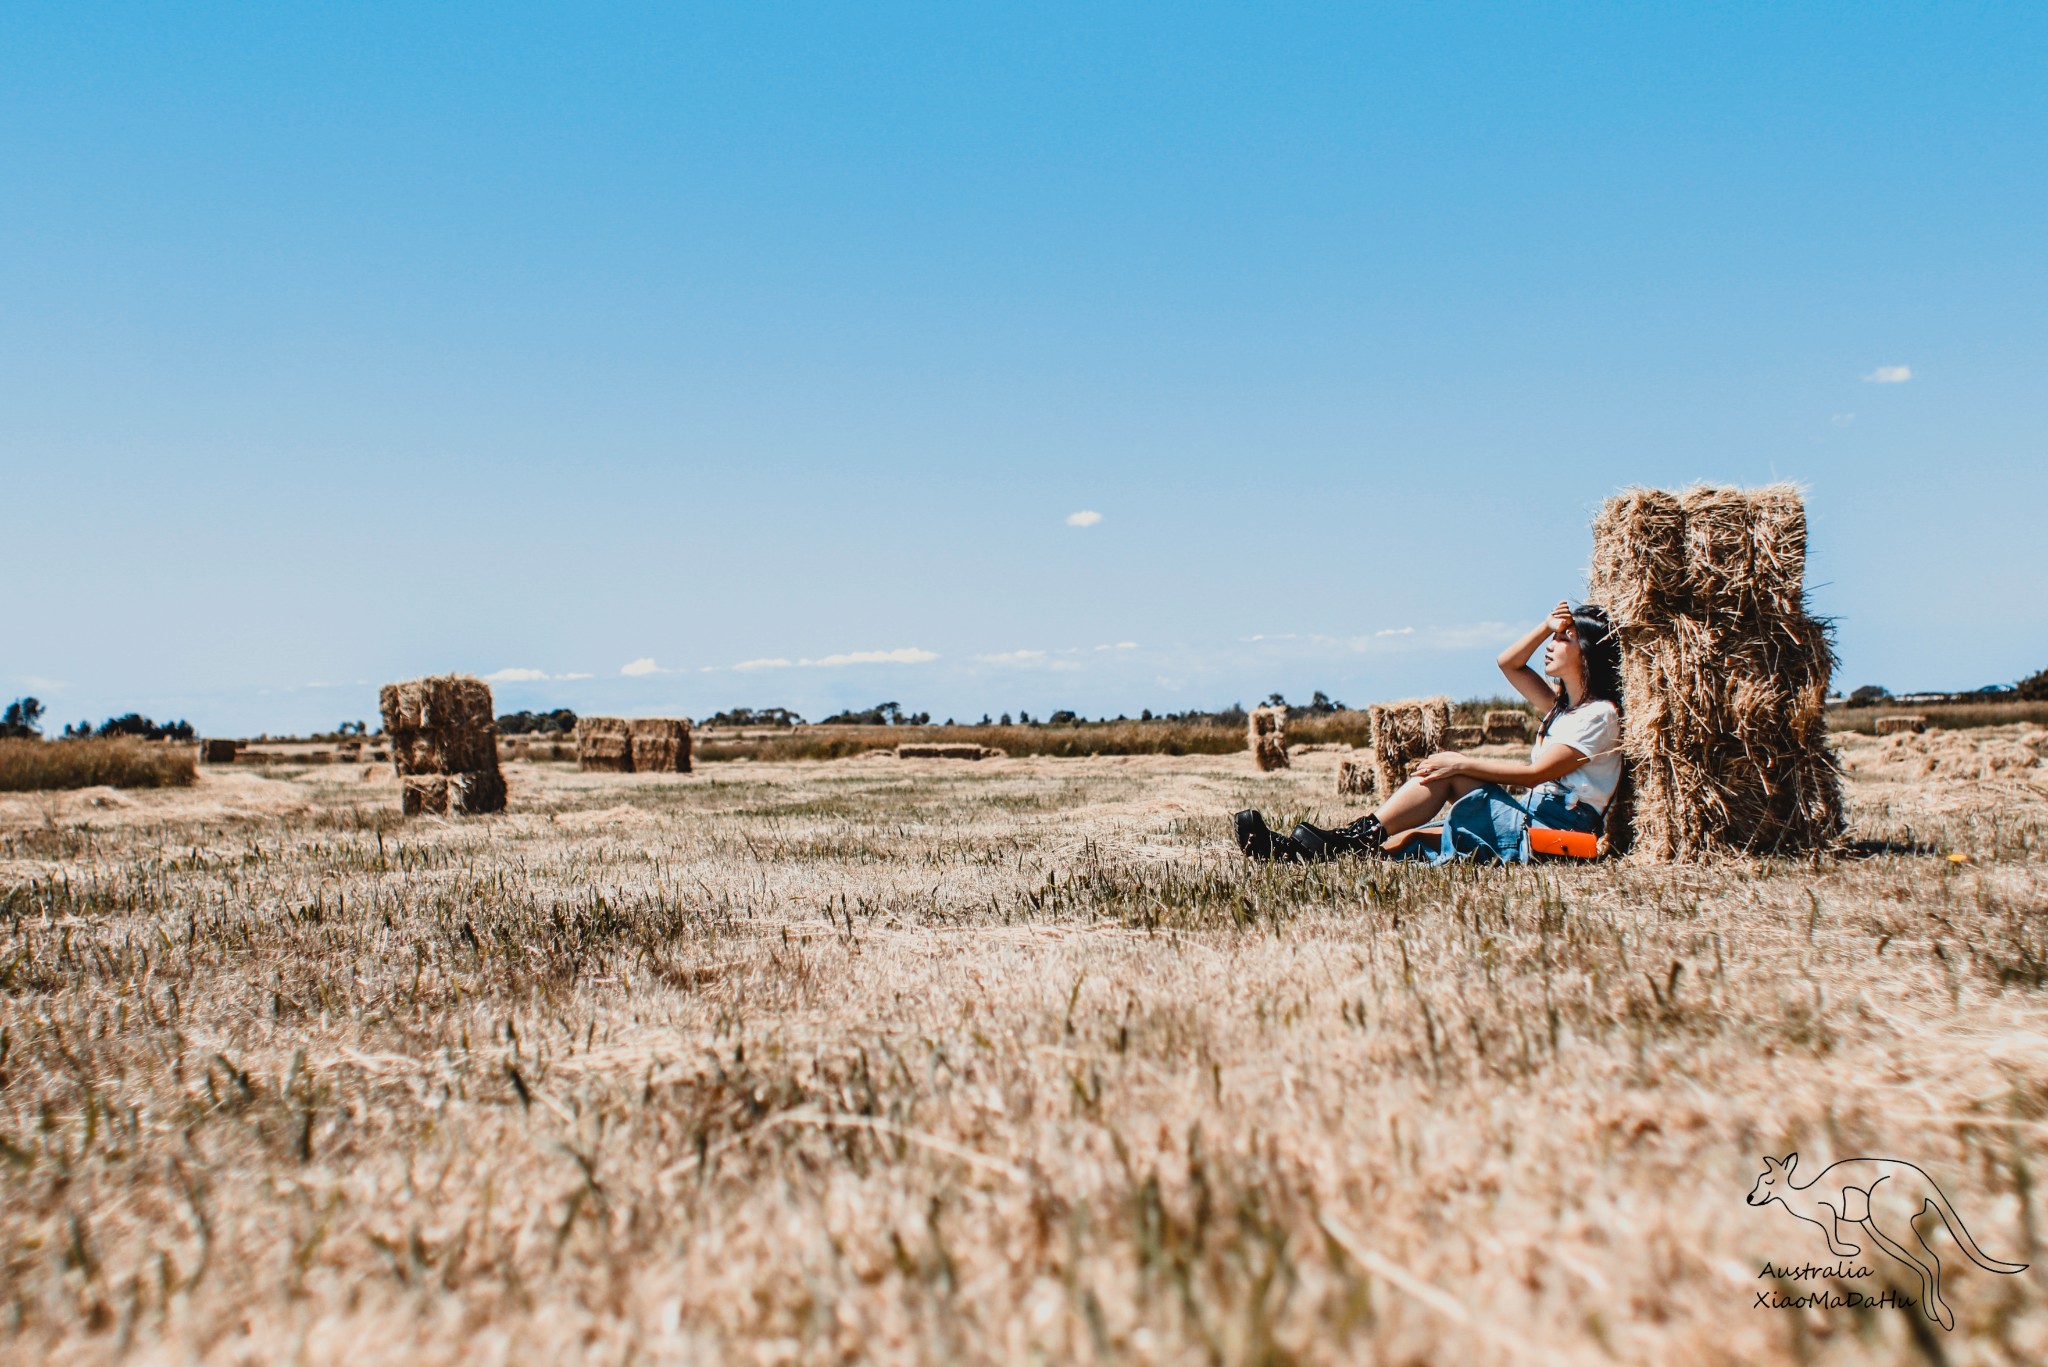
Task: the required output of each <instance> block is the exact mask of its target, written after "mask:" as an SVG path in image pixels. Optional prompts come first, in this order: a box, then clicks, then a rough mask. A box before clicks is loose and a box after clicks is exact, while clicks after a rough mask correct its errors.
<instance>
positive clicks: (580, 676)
mask: <svg viewBox="0 0 2048 1367" xmlns="http://www.w3.org/2000/svg"><path fill="white" fill-rule="evenodd" d="M555 677H556V678H558V679H594V678H596V677H597V676H596V675H595V674H557V675H555Z"/></svg>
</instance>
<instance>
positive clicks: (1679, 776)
mask: <svg viewBox="0 0 2048 1367" xmlns="http://www.w3.org/2000/svg"><path fill="white" fill-rule="evenodd" d="M1674 508H1675V509H1676V511H1677V517H1676V519H1675V520H1674V519H1673V517H1672V511H1673V509H1674ZM1645 510H1649V512H1646V511H1645ZM1650 513H1654V516H1651V515H1650ZM1674 526H1676V527H1677V529H1678V531H1677V534H1676V536H1675V538H1674V534H1673V527H1674ZM1631 538H1634V539H1635V541H1634V542H1633V543H1631ZM1594 541H1595V544H1594V550H1593V559H1592V567H1593V574H1592V596H1593V598H1594V600H1595V601H1597V602H1600V603H1602V604H1603V606H1605V607H1607V609H1608V610H1609V612H1610V613H1612V614H1613V617H1614V620H1615V624H1616V627H1617V629H1618V639H1619V642H1620V646H1621V656H1622V691H1623V702H1624V706H1623V713H1622V751H1623V754H1624V756H1625V757H1626V759H1627V761H1628V766H1629V770H1630V777H1631V779H1632V782H1633V787H1634V802H1633V807H1634V812H1633V835H1634V847H1635V850H1636V852H1637V853H1638V854H1639V855H1640V856H1642V857H1644V858H1649V859H1659V860H1675V859H1697V858H1701V857H1704V856H1706V855H1708V854H1712V853H1715V852H1732V851H1743V852H1753V853H1793V852H1797V851H1802V850H1808V849H1813V848H1816V847H1819V846H1824V845H1828V844H1831V843H1833V842H1834V841H1835V840H1836V839H1838V838H1839V836H1840V834H1841V830H1842V796H1841V775H1840V771H1839V769H1838V767H1837V765H1836V763H1835V761H1834V758H1833V755H1832V752H1831V751H1830V750H1829V748H1828V743H1827V715H1826V706H1827V691H1828V683H1829V680H1830V679H1831V677H1832V676H1833V672H1834V664H1835V658H1834V647H1833V642H1832V639H1831V634H1830V629H1829V626H1828V624H1827V623H1826V622H1822V621H1819V620H1816V619H1815V618H1812V617H1809V616H1808V615H1807V614H1806V611H1805V600H1804V590H1803V585H1802V582H1801V581H1802V579H1803V576H1804V574H1805V565H1806V512H1805V507H1804V504H1803V502H1802V500H1801V498H1800V495H1799V491H1798V490H1797V489H1796V488H1795V487H1793V486H1791V485H1782V484H1781V485H1771V486H1768V487H1766V488H1762V489H1751V490H1743V489H1732V488H1727V487H1723V486H1701V487H1698V488H1694V489H1689V490H1687V491H1685V493H1683V494H1682V495H1674V494H1666V493H1659V492H1658V491H1653V490H1631V491H1629V492H1628V493H1625V494H1622V495H1618V496H1617V497H1615V498H1612V499H1609V500H1608V502H1607V504H1606V506H1604V507H1603V508H1602V509H1601V512H1600V514H1599V516H1598V517H1597V518H1595V520H1594ZM1653 581H1654V582H1653ZM1646 585H1649V587H1645V586H1646Z"/></svg>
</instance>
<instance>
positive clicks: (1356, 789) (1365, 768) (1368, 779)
mask: <svg viewBox="0 0 2048 1367" xmlns="http://www.w3.org/2000/svg"><path fill="white" fill-rule="evenodd" d="M1376 791H1378V779H1377V777H1376V776H1375V775H1374V773H1373V763H1372V753H1371V751H1367V752H1366V753H1365V754H1362V755H1353V756H1352V757H1351V758H1349V759H1344V760H1339V761H1338V763H1337V796H1338V797H1371V796H1372V795H1373V794H1374V793H1375V792H1376Z"/></svg>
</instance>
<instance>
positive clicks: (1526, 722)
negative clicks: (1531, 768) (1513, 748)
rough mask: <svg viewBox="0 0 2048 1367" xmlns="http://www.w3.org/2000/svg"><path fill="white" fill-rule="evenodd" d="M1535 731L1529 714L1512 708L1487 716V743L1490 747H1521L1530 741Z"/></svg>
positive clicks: (1496, 710)
mask: <svg viewBox="0 0 2048 1367" xmlns="http://www.w3.org/2000/svg"><path fill="white" fill-rule="evenodd" d="M1532 729H1534V728H1533V726H1532V725H1531V721H1530V717H1529V714H1528V713H1527V712H1517V711H1514V710H1513V709H1511V708H1497V709H1495V710H1493V711H1490V712H1488V713H1487V714H1486V743H1487V744H1488V745H1519V744H1521V743H1522V742H1524V741H1526V740H1528V739H1529V732H1530V731H1531V730H1532Z"/></svg>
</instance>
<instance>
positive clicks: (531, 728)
mask: <svg viewBox="0 0 2048 1367" xmlns="http://www.w3.org/2000/svg"><path fill="white" fill-rule="evenodd" d="M575 729H576V714H575V713H574V712H571V711H570V710H569V709H568V708H566V707H558V708H556V709H555V710H554V711H552V712H507V713H506V714H505V715H503V716H502V717H499V718H498V734H499V735H501V736H546V735H567V734H569V733H570V732H571V731H574V730H575Z"/></svg>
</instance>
